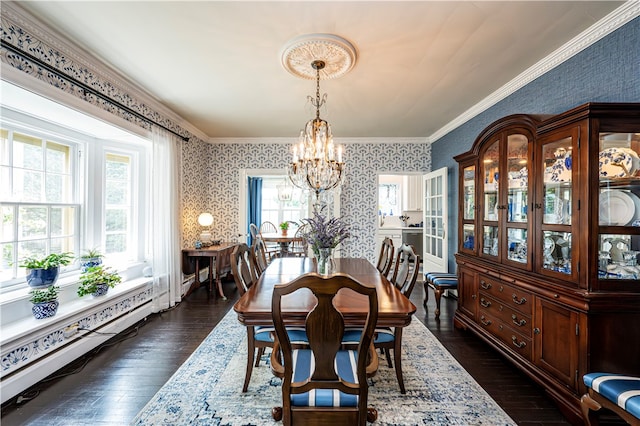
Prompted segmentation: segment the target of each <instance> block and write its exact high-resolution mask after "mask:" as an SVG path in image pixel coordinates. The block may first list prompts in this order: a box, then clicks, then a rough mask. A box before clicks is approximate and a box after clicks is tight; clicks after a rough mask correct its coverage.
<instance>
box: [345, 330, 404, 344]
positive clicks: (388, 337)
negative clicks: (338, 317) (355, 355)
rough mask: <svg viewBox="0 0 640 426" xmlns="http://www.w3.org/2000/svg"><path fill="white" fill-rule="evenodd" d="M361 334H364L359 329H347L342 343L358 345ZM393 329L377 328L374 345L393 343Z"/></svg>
mask: <svg viewBox="0 0 640 426" xmlns="http://www.w3.org/2000/svg"><path fill="white" fill-rule="evenodd" d="M360 333H362V329H359V328H347V329H346V330H345V331H344V334H343V336H342V343H344V344H355V345H357V344H358V342H359V341H360ZM393 339H394V337H393V329H391V328H390V327H380V328H376V331H375V332H374V333H373V343H374V345H375V344H376V343H388V342H393Z"/></svg>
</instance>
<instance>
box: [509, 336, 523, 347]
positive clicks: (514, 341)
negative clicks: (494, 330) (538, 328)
mask: <svg viewBox="0 0 640 426" xmlns="http://www.w3.org/2000/svg"><path fill="white" fill-rule="evenodd" d="M511 342H512V343H513V345H514V346H515V347H516V348H524V347H525V346H527V342H525V341H524V340H523V341H521V342H518V338H517V337H516V336H511Z"/></svg>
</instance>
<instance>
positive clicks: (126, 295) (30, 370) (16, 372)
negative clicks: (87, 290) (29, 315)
mask: <svg viewBox="0 0 640 426" xmlns="http://www.w3.org/2000/svg"><path fill="white" fill-rule="evenodd" d="M135 284H136V285H134V286H133V288H129V289H127V290H124V291H121V292H120V294H118V295H115V297H109V298H108V299H106V300H105V301H104V302H102V303H97V304H94V305H91V306H90V307H88V308H85V309H78V310H77V311H76V312H74V313H73V314H71V315H66V316H65V317H64V318H63V320H62V321H59V322H57V323H55V324H51V325H50V326H47V327H43V328H40V329H37V330H33V332H31V333H27V334H25V335H23V336H20V337H19V338H16V339H15V340H13V341H6V340H4V339H3V346H2V379H1V381H0V385H1V387H2V392H1V394H2V395H1V396H2V403H3V404H4V403H5V402H6V401H8V400H10V399H11V398H13V397H15V396H16V395H19V394H20V393H21V392H24V391H25V390H27V389H28V388H29V387H31V386H33V385H34V384H36V383H38V382H39V381H41V380H42V379H44V378H46V377H47V376H49V375H51V374H53V373H55V372H56V371H58V370H59V369H60V368H62V367H64V366H66V365H67V364H69V363H71V362H73V361H74V360H76V359H77V358H79V357H81V356H83V355H84V354H86V353H88V352H90V351H91V350H93V349H94V348H96V347H97V346H99V345H101V344H102V343H104V342H106V341H107V340H109V339H111V338H112V337H114V335H115V334H117V333H120V332H122V331H124V330H126V329H127V328H129V327H131V326H133V325H135V324H136V323H138V322H140V321H142V320H143V319H144V318H146V317H147V316H149V315H150V314H151V313H152V306H151V305H152V303H151V302H152V289H151V285H150V283H148V282H141V283H135ZM58 315H60V314H58ZM54 318H55V317H54ZM94 331H98V332H100V333H105V334H97V333H94ZM106 333H108V334H106Z"/></svg>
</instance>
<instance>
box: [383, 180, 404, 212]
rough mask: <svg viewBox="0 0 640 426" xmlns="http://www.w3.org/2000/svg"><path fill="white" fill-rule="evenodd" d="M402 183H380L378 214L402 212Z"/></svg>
mask: <svg viewBox="0 0 640 426" xmlns="http://www.w3.org/2000/svg"><path fill="white" fill-rule="evenodd" d="M400 203H401V197H400V185H399V184H396V183H380V184H379V185H378V214H384V215H387V216H393V215H394V213H393V212H394V211H395V214H396V215H398V214H402V209H401V207H400Z"/></svg>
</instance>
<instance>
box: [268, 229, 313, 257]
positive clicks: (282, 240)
mask: <svg viewBox="0 0 640 426" xmlns="http://www.w3.org/2000/svg"><path fill="white" fill-rule="evenodd" d="M260 235H261V236H262V240H263V241H264V242H265V243H278V244H279V245H280V255H281V256H286V255H287V254H288V253H289V248H290V246H291V243H293V242H301V241H303V240H304V239H303V238H302V237H300V236H296V235H295V234H294V235H289V234H287V235H282V234H280V233H277V232H274V233H264V234H260Z"/></svg>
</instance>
